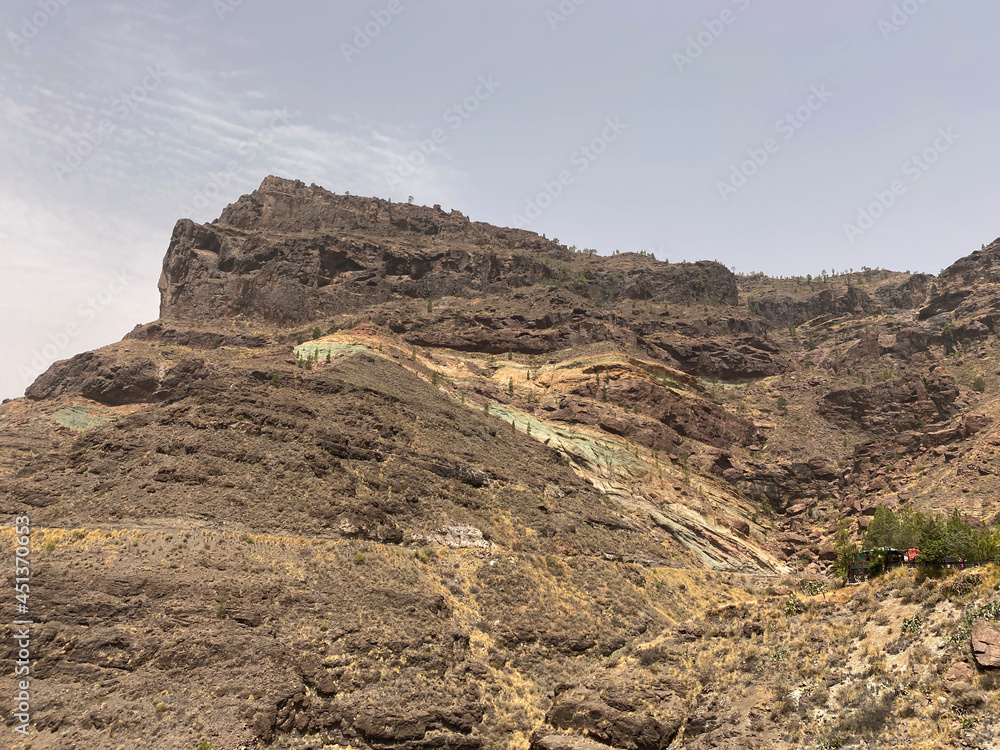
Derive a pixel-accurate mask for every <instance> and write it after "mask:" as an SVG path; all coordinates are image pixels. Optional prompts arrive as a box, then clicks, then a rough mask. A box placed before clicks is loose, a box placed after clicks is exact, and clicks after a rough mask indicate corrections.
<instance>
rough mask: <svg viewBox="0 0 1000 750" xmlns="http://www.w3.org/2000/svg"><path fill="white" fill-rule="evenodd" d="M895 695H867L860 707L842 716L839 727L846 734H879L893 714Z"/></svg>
mask: <svg viewBox="0 0 1000 750" xmlns="http://www.w3.org/2000/svg"><path fill="white" fill-rule="evenodd" d="M892 703H893V696H892V695H891V694H889V693H886V694H883V695H881V696H875V695H865V696H864V697H863V698H862V699H861V703H860V705H859V706H858V708H856V709H854V710H853V711H851V712H849V713H848V714H846V715H844V716H842V717H841V719H840V722H839V725H838V729H839V732H838V734H839V733H840V732H843V733H844V734H848V733H849V734H864V735H869V736H873V735H877V734H878V733H879V732H881V731H882V729H883V727H885V724H886V722H887V721H888V720H889V718H890V717H891V716H892Z"/></svg>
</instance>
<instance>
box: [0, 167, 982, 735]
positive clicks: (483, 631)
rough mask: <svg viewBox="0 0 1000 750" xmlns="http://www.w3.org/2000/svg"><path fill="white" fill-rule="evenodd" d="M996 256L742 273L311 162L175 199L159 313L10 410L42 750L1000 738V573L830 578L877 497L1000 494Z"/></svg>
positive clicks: (0, 466) (8, 483)
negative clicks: (516, 221) (307, 177)
mask: <svg viewBox="0 0 1000 750" xmlns="http://www.w3.org/2000/svg"><path fill="white" fill-rule="evenodd" d="M995 263H1000V242H997V243H994V244H993V245H991V246H990V247H988V248H985V247H984V248H983V249H982V250H981V251H978V252H976V253H974V254H972V255H971V256H968V257H966V258H963V259H962V260H960V261H958V262H957V263H956V264H955V265H953V266H952V267H950V268H949V269H947V270H946V271H945V272H943V273H942V275H941V276H940V277H930V276H926V275H910V274H898V273H889V272H883V271H873V270H872V269H865V270H864V271H862V272H857V273H853V272H852V273H848V274H843V275H839V276H834V277H829V278H825V277H821V278H818V279H811V278H810V279H768V278H764V277H760V276H751V277H736V276H735V275H733V274H732V273H731V272H730V271H728V270H727V269H726V268H725V267H724V266H721V265H720V264H717V263H714V262H698V263H683V264H668V263H664V262H661V261H658V260H656V259H655V258H652V257H650V256H647V255H642V254H630V253H625V254H616V255H614V256H611V257H600V256H595V255H591V254H588V253H582V252H576V251H575V250H574V249H572V248H567V247H565V246H562V245H560V244H559V243H558V241H556V240H551V241H550V240H547V239H545V238H544V237H539V236H538V235H535V234H532V233H530V232H525V231H523V230H514V229H500V228H497V227H492V226H489V225H485V224H479V223H475V222H470V221H469V220H468V219H467V218H466V217H464V216H463V215H461V214H459V213H458V212H456V211H452V212H450V213H445V212H443V211H441V210H440V209H439V208H438V207H434V208H427V207H418V206H411V205H394V204H390V203H389V202H387V201H381V200H378V199H368V198H358V197H353V196H336V195H333V194H331V193H328V192H327V191H325V190H322V189H321V188H318V187H316V186H310V187H307V186H305V185H303V184H302V183H298V182H292V181H288V180H282V179H279V178H268V179H267V180H265V181H264V183H263V184H262V185H261V188H260V189H259V190H258V191H256V192H254V193H253V194H251V195H248V196H244V197H243V198H241V199H240V200H239V201H237V202H236V203H235V204H233V205H231V206H229V207H228V208H227V209H226V210H225V211H224V212H223V214H222V216H221V217H220V219H219V220H217V221H215V222H213V223H211V224H206V225H199V224H195V223H193V222H190V221H187V220H184V221H181V222H178V224H177V227H176V229H175V231H174V234H173V237H172V239H171V241H170V245H169V248H168V251H167V255H166V258H165V260H164V271H163V276H162V277H161V281H160V291H161V317H160V319H159V320H157V321H155V322H153V323H150V324H148V325H144V326H139V327H137V328H136V329H135V330H134V331H132V332H131V333H130V334H129V335H128V336H127V337H126V338H125V339H124V340H123V341H121V342H118V343H116V344H112V345H110V346H107V347H104V348H103V349H100V350H98V351H95V352H88V353H84V354H81V355H78V356H76V357H74V358H72V359H70V360H67V361H64V362H60V363H57V364H55V365H53V367H52V368H51V369H50V370H49V371H48V372H46V373H45V374H44V375H42V376H41V377H40V378H39V379H38V380H37V381H36V382H35V383H34V384H33V385H32V386H31V387H30V388H29V389H28V391H27V394H26V398H24V399H17V400H14V401H11V402H8V403H5V404H4V405H3V406H2V407H0V491H2V493H3V498H4V511H5V513H7V514H9V515H10V518H11V520H12V519H13V517H14V516H16V515H30V517H31V521H32V525H33V528H34V529H35V534H34V537H33V545H34V552H35V554H36V555H37V569H36V570H37V572H36V578H35V580H34V581H33V584H32V585H33V592H34V593H33V601H34V605H33V606H34V607H36V608H37V609H36V610H35V611H34V615H35V617H36V619H37V621H38V622H40V623H43V624H42V625H40V626H39V630H38V633H37V635H38V640H37V649H38V650H37V652H36V653H37V654H38V660H39V661H38V664H37V669H36V677H37V683H36V686H37V692H36V697H37V700H36V704H35V706H36V712H35V717H34V721H35V727H36V730H37V731H36V734H35V736H34V737H33V739H32V740H31V743H30V746H31V747H35V748H47V747H52V748H56V747H58V748H81V749H82V748H87V749H88V750H89V749H90V748H105V747H107V748H117V747H118V746H119V745H120V744H121V743H122V742H132V743H133V745H134V746H144V745H142V744H141V743H142V742H147V743H149V744H147V745H145V746H149V747H178V748H181V747H184V748H187V747H191V748H193V747H197V746H198V745H199V743H205V742H208V743H212V746H213V747H214V748H229V747H234V748H235V747H240V746H246V747H258V746H260V747H263V746H265V745H267V744H271V745H272V746H274V747H315V748H319V747H324V746H332V745H336V744H338V743H339V744H340V745H341V746H352V747H358V748H362V747H370V748H374V747H399V748H418V747H453V748H480V747H484V748H485V747H527V746H528V745H529V744H532V743H534V744H535V745H536V746H537V747H542V748H546V750H557V748H569V749H570V750H572V749H573V748H577V749H578V750H587V749H588V748H590V750H599V748H601V747H602V745H603V746H610V747H613V748H621V749H623V750H646V749H647V748H666V747H668V746H672V747H690V748H703V747H705V748H707V747H731V746H734V744H739V745H741V746H742V745H747V746H750V747H800V746H803V743H814V744H815V745H816V746H823V745H820V744H818V743H820V741H824V742H827V743H828V744H827V745H825V746H826V747H833V746H836V745H835V744H831V743H835V742H840V743H842V744H844V746H847V745H848V744H849V743H850V742H851V741H852V739H857V740H858V741H860V740H861V739H862V738H866V741H867V740H868V739H872V738H879V737H881V738H882V739H881V740H878V741H879V742H883V743H884V744H879V745H877V746H879V747H881V746H885V747H890V746H892V744H891V742H894V741H904V740H905V741H908V740H906V738H908V737H910V738H921V737H922V735H920V733H919V732H920V731H922V730H921V727H925V728H926V726H929V725H928V724H926V722H928V721H930V722H933V726H934V727H936V728H935V730H934V734H933V737H935V738H936V739H934V741H935V742H938V743H939V744H938V745H933V744H928V745H926V746H927V747H937V746H956V747H957V746H960V745H958V744H954V743H960V742H963V741H971V742H989V741H994V740H992V739H990V737H992V735H991V734H990V732H991V731H992V730H988V729H987V727H988V726H991V725H992V723H993V722H995V720H996V717H997V708H998V706H997V700H996V693H995V691H994V683H993V682H992V678H990V677H989V675H988V674H987V673H985V672H984V673H983V674H977V673H976V671H975V669H973V667H974V666H975V665H976V664H977V662H976V661H975V660H974V659H973V658H972V655H971V652H969V651H968V649H969V643H968V638H969V634H968V633H965V632H964V631H961V632H959V636H958V637H956V638H954V639H952V640H950V641H948V640H947V639H946V638H945V636H946V635H947V634H948V633H953V631H955V630H956V628H959V627H960V625H961V621H962V618H963V617H965V615H966V614H967V613H968V612H972V611H978V610H977V609H976V608H977V607H982V606H983V605H984V604H985V603H987V602H988V601H989V600H990V598H991V597H995V591H996V585H997V574H996V572H995V571H994V570H993V569H992V568H984V569H983V572H982V573H981V574H977V575H979V578H978V579H975V580H974V579H972V578H970V577H969V574H965V575H966V578H968V581H967V582H966V583H962V584H961V586H959V583H961V582H958V583H956V582H955V581H953V580H951V579H950V578H948V577H945V578H944V579H941V580H937V579H934V578H931V579H927V580H926V581H925V580H924V579H923V578H921V579H920V580H916V581H913V582H909V580H904V579H903V578H901V577H899V576H896V577H893V578H892V580H891V581H889V582H878V583H876V584H872V585H870V586H869V585H868V584H866V585H865V586H863V587H861V588H858V589H845V590H842V591H836V592H834V591H833V587H834V583H833V581H832V580H830V579H827V578H825V577H824V576H825V575H826V573H827V572H828V567H829V564H830V562H831V561H832V560H833V558H834V557H835V551H834V548H833V536H834V532H835V530H836V524H837V521H838V520H840V519H842V518H847V519H849V520H850V521H851V524H852V526H853V528H854V533H855V534H857V533H859V532H860V531H862V530H863V529H864V528H865V527H866V526H867V524H868V522H869V520H870V518H871V517H872V515H873V514H874V510H875V508H876V507H877V506H878V505H888V506H890V507H892V508H897V509H898V508H904V507H914V508H919V509H922V510H927V511H949V510H951V509H953V508H958V509H960V510H961V511H962V512H964V513H967V514H969V515H970V517H971V518H972V519H973V521H974V522H976V523H994V522H995V520H996V516H997V511H998V507H997V500H996V497H997V494H996V492H995V490H996V489H998V488H997V487H995V481H996V480H995V477H996V476H997V471H998V470H1000V466H998V465H997V458H996V456H997V446H1000V436H998V435H997V430H998V429H1000V427H998V426H997V425H996V423H995V420H994V418H993V412H994V410H995V406H994V395H993V394H994V389H995V379H996V376H997V375H1000V370H998V364H1000V358H998V357H997V333H998V332H1000V314H998V311H997V307H998V305H1000V288H998V287H997V284H998V280H997V279H995V278H994V275H995V274H994V271H993V268H994V265H995ZM910 575H915V574H910ZM962 580H963V581H965V580H966V579H965V578H963V579H962ZM822 586H827V587H828V588H829V591H828V592H827V593H825V594H824V593H816V594H815V595H813V596H807V595H806V592H818V591H819V590H820V588H822ZM956 586H958V587H959V588H960V589H961V591H960V592H959V593H957V594H956V593H955V591H956ZM803 587H805V588H803ZM793 591H794V592H798V593H797V594H793ZM918 591H919V592H923V593H920V594H918V593H913V592H918ZM790 597H791V598H790ZM894 597H895V598H894ZM935 597H937V598H936V599H935ZM896 599H898V600H899V601H898V602H896ZM932 600H933V601H932ZM914 602H916V603H914ZM928 607H929V608H928ZM911 610H912V611H911ZM916 614H920V617H921V622H924V623H928V626H927V628H924V629H923V630H920V631H919V634H918V633H916V632H908V633H906V634H905V635H906V636H907V638H903V634H901V631H900V630H899V628H900V627H901V623H902V622H903V621H904V620H905V621H908V622H911V623H913V622H915V620H913V617H915V616H916ZM883 619H884V620H885V621H884V622H883ZM910 627H911V630H912V627H913V626H912V625H911V626H910ZM928 628H930V631H929V630H928ZM918 630H919V629H918ZM931 631H934V632H935V635H934V637H935V638H937V636H938V635H940V636H941V637H940V638H938V640H933V639H931V640H928V638H929V637H928V636H927V633H928V632H931ZM937 631H940V633H938V632H937ZM893 633H895V634H896V635H895V637H894V638H889V636H890V635H893ZM918 635H919V637H917V636H918ZM963 638H964V639H965V640H963ZM9 642H10V640H9V639H7V640H5V643H9ZM890 646H891V649H896V650H895V651H892V650H891V649H890ZM897 647H898V648H897ZM5 648H7V649H8V651H7V652H6V653H3V652H0V656H2V657H3V658H4V660H6V661H11V660H12V658H13V653H14V652H13V651H12V650H10V649H11V648H12V647H10V646H5ZM956 662H961V663H965V664H966V665H967V666H968V667H969V669H972V670H973V671H972V673H970V674H967V675H965V679H964V680H959V681H957V682H960V683H962V684H963V685H964V684H968V685H969V687H968V689H966V688H961V689H959V690H958V691H956V690H953V689H951V688H952V687H953V684H954V683H956V680H951V681H950V682H948V681H945V680H944V679H943V678H944V674H945V672H947V671H948V669H950V668H951V665H952V663H956ZM10 672H11V670H6V669H5V672H4V673H5V674H8V673H10ZM918 672H919V674H918ZM4 680H6V681H7V682H4ZM8 683H9V684H8ZM7 687H10V688H11V689H13V681H11V680H10V679H8V678H0V688H2V689H4V690H6V689H7ZM917 688H919V692H920V694H921V695H922V696H924V697H923V698H919V699H918V698H916V697H915V696H916V692H914V691H915V690H917ZM946 688H948V690H946ZM970 691H973V692H970ZM68 695H69V696H72V699H71V700H68V699H67V697H66V696H68ZM886 695H889V696H891V697H890V698H887V697H885V696H886ZM970 695H971V696H972V697H969V696H970ZM922 701H923V702H922ZM872 711H874V712H876V713H878V717H880V718H878V720H877V721H876V720H874V719H872V720H870V717H869V713H871V712H872ZM865 712H869V713H865ZM879 712H881V713H879ZM855 715H856V719H857V720H856V721H855V720H853V719H851V718H850V717H852V716H855ZM866 717H867V718H866ZM9 721H10V720H9ZM852 721H853V723H851V722H852ZM977 733H978V734H977ZM926 736H928V737H929V736H932V735H926ZM137 738H140V739H137ZM587 738H589V739H587ZM970 738H971V739H970ZM136 742H139V743H140V744H138V745H136V744H135V743H136ZM588 743H589V744H588ZM595 743H600V744H595ZM949 743H950V744H949ZM910 744H911V745H912V742H911V743H910ZM24 746H25V747H27V746H28V744H27V743H25V744H24ZM806 746H808V745H806ZM912 746H919V745H912ZM969 746H973V747H976V746H983V747H987V746H989V745H975V744H973V745H969Z"/></svg>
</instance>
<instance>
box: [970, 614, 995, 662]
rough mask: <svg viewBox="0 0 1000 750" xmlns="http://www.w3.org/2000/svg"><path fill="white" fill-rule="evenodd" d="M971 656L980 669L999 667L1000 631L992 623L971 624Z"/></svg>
mask: <svg viewBox="0 0 1000 750" xmlns="http://www.w3.org/2000/svg"><path fill="white" fill-rule="evenodd" d="M972 655H973V656H974V657H975V659H976V663H977V664H978V665H979V666H981V667H990V668H994V669H995V668H997V667H1000V630H998V629H997V627H996V625H995V624H993V623H988V622H986V621H985V620H976V621H975V622H974V623H972Z"/></svg>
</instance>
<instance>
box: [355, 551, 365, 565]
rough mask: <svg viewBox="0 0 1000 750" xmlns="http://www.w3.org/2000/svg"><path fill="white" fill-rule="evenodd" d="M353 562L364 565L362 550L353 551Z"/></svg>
mask: <svg viewBox="0 0 1000 750" xmlns="http://www.w3.org/2000/svg"><path fill="white" fill-rule="evenodd" d="M354 564H355V565H364V564H365V555H364V553H363V552H357V553H355V555H354Z"/></svg>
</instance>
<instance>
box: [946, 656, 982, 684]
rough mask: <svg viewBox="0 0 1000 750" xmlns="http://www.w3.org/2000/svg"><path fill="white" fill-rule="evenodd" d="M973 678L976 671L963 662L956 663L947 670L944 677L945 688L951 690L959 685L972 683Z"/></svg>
mask: <svg viewBox="0 0 1000 750" xmlns="http://www.w3.org/2000/svg"><path fill="white" fill-rule="evenodd" d="M975 676H976V670H974V669H973V668H972V667H970V666H969V665H968V664H967V663H966V662H964V661H957V662H955V663H954V664H952V665H951V669H949V670H948V673H947V674H946V675H945V676H944V685H945V688H947V689H948V690H952V689H954V687H955V685H957V684H959V683H969V682H972V678H973V677H975Z"/></svg>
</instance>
